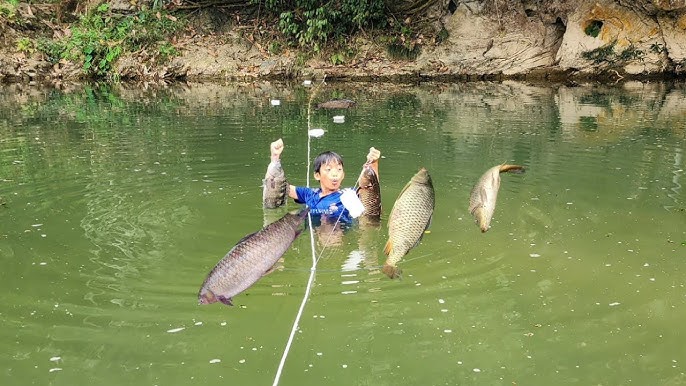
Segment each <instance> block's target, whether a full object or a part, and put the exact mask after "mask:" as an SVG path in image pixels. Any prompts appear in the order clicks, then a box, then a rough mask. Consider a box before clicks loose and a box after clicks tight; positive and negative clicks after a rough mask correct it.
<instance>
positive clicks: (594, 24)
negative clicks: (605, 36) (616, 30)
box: [584, 20, 603, 38]
mask: <svg viewBox="0 0 686 386" xmlns="http://www.w3.org/2000/svg"><path fill="white" fill-rule="evenodd" d="M601 29H603V22H602V21H600V20H591V21H590V22H589V23H588V25H587V26H586V28H584V33H585V34H586V35H588V36H592V37H594V38H597V37H598V35H599V34H600V30H601Z"/></svg>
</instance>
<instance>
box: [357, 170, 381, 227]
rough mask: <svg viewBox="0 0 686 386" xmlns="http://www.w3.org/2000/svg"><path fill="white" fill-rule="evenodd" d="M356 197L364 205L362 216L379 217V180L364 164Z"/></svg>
mask: <svg viewBox="0 0 686 386" xmlns="http://www.w3.org/2000/svg"><path fill="white" fill-rule="evenodd" d="M357 196H358V197H359V198H360V201H361V202H362V205H364V212H362V216H365V217H372V218H376V217H380V216H381V187H380V186H379V178H378V176H377V175H376V173H375V172H374V169H372V167H371V166H369V165H367V164H365V165H364V167H363V168H362V173H361V174H360V178H359V187H358V188H357Z"/></svg>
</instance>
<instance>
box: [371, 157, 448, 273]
mask: <svg viewBox="0 0 686 386" xmlns="http://www.w3.org/2000/svg"><path fill="white" fill-rule="evenodd" d="M435 202H436V195H435V192H434V187H433V183H432V181H431V176H430V175H429V172H428V171H427V170H426V169H424V168H421V169H420V170H419V171H418V172H417V174H415V175H414V176H413V177H412V179H411V180H410V182H408V183H407V185H405V188H403V190H402V192H400V195H399V196H398V198H397V199H396V200H395V203H394V204H393V209H392V210H391V214H390V216H389V218H388V242H386V247H385V248H384V253H385V254H386V256H388V257H387V258H386V262H385V264H384V266H383V268H382V270H383V272H384V273H385V274H386V275H387V276H388V277H390V278H391V279H393V278H397V277H400V273H401V272H400V269H399V268H398V267H397V266H396V264H397V263H398V261H400V259H401V258H402V257H403V256H405V255H406V254H407V253H408V252H409V251H410V249H412V248H414V247H415V246H416V245H417V244H419V242H420V241H421V239H422V236H423V235H424V232H425V231H426V229H427V228H428V227H429V225H430V224H431V218H432V216H433V211H434V206H435Z"/></svg>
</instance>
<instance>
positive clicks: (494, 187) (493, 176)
mask: <svg viewBox="0 0 686 386" xmlns="http://www.w3.org/2000/svg"><path fill="white" fill-rule="evenodd" d="M506 172H513V173H524V167H523V166H519V165H508V164H502V165H497V166H494V167H492V168H490V169H488V170H487V171H486V173H484V174H483V175H482V176H481V178H479V181H478V182H477V183H476V185H474V187H473V188H472V193H471V194H470V196H469V213H471V214H472V216H474V221H475V222H476V224H477V225H478V226H479V228H481V232H486V231H487V230H488V228H489V227H490V225H491V219H492V218H493V212H494V211H495V201H496V199H497V198H498V190H499V189H500V173H506Z"/></svg>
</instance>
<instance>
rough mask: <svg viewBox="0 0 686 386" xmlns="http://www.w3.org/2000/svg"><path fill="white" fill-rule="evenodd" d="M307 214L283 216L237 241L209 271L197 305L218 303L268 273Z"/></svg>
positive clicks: (292, 239) (304, 212) (302, 212)
mask: <svg viewBox="0 0 686 386" xmlns="http://www.w3.org/2000/svg"><path fill="white" fill-rule="evenodd" d="M307 212H308V210H307V209H305V210H302V211H301V212H300V213H298V214H291V213H287V214H286V215H284V216H283V217H282V218H280V219H279V220H277V221H275V222H273V223H271V224H269V225H267V226H265V227H264V228H262V229H261V230H259V231H257V232H255V233H253V234H250V235H247V236H245V237H244V238H243V239H241V240H240V241H239V242H238V243H237V244H236V245H235V246H234V247H233V248H232V249H231V250H230V251H229V252H228V253H227V254H226V255H225V256H224V257H223V258H222V259H221V260H220V261H219V262H218V263H217V265H216V266H215V267H214V268H213V269H212V270H211V271H210V273H209V274H208V275H207V278H206V279H205V281H204V282H203V284H202V287H201V288H200V292H199V293H198V301H199V303H200V304H209V303H214V302H217V301H221V302H222V303H225V304H227V305H232V303H231V301H232V297H233V296H235V295H237V294H239V293H241V292H243V291H245V290H246V289H247V288H249V287H250V286H251V285H253V284H254V283H255V282H257V281H258V280H259V279H260V278H261V277H262V276H264V275H265V274H266V273H268V272H269V271H270V270H271V269H272V268H273V266H274V264H276V262H277V261H278V260H279V258H281V256H283V254H284V253H286V251H287V250H288V248H290V246H291V244H292V243H293V241H294V240H295V239H296V238H297V237H298V235H299V234H300V232H301V229H300V228H301V225H302V224H303V222H304V219H305V216H306V215H307Z"/></svg>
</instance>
